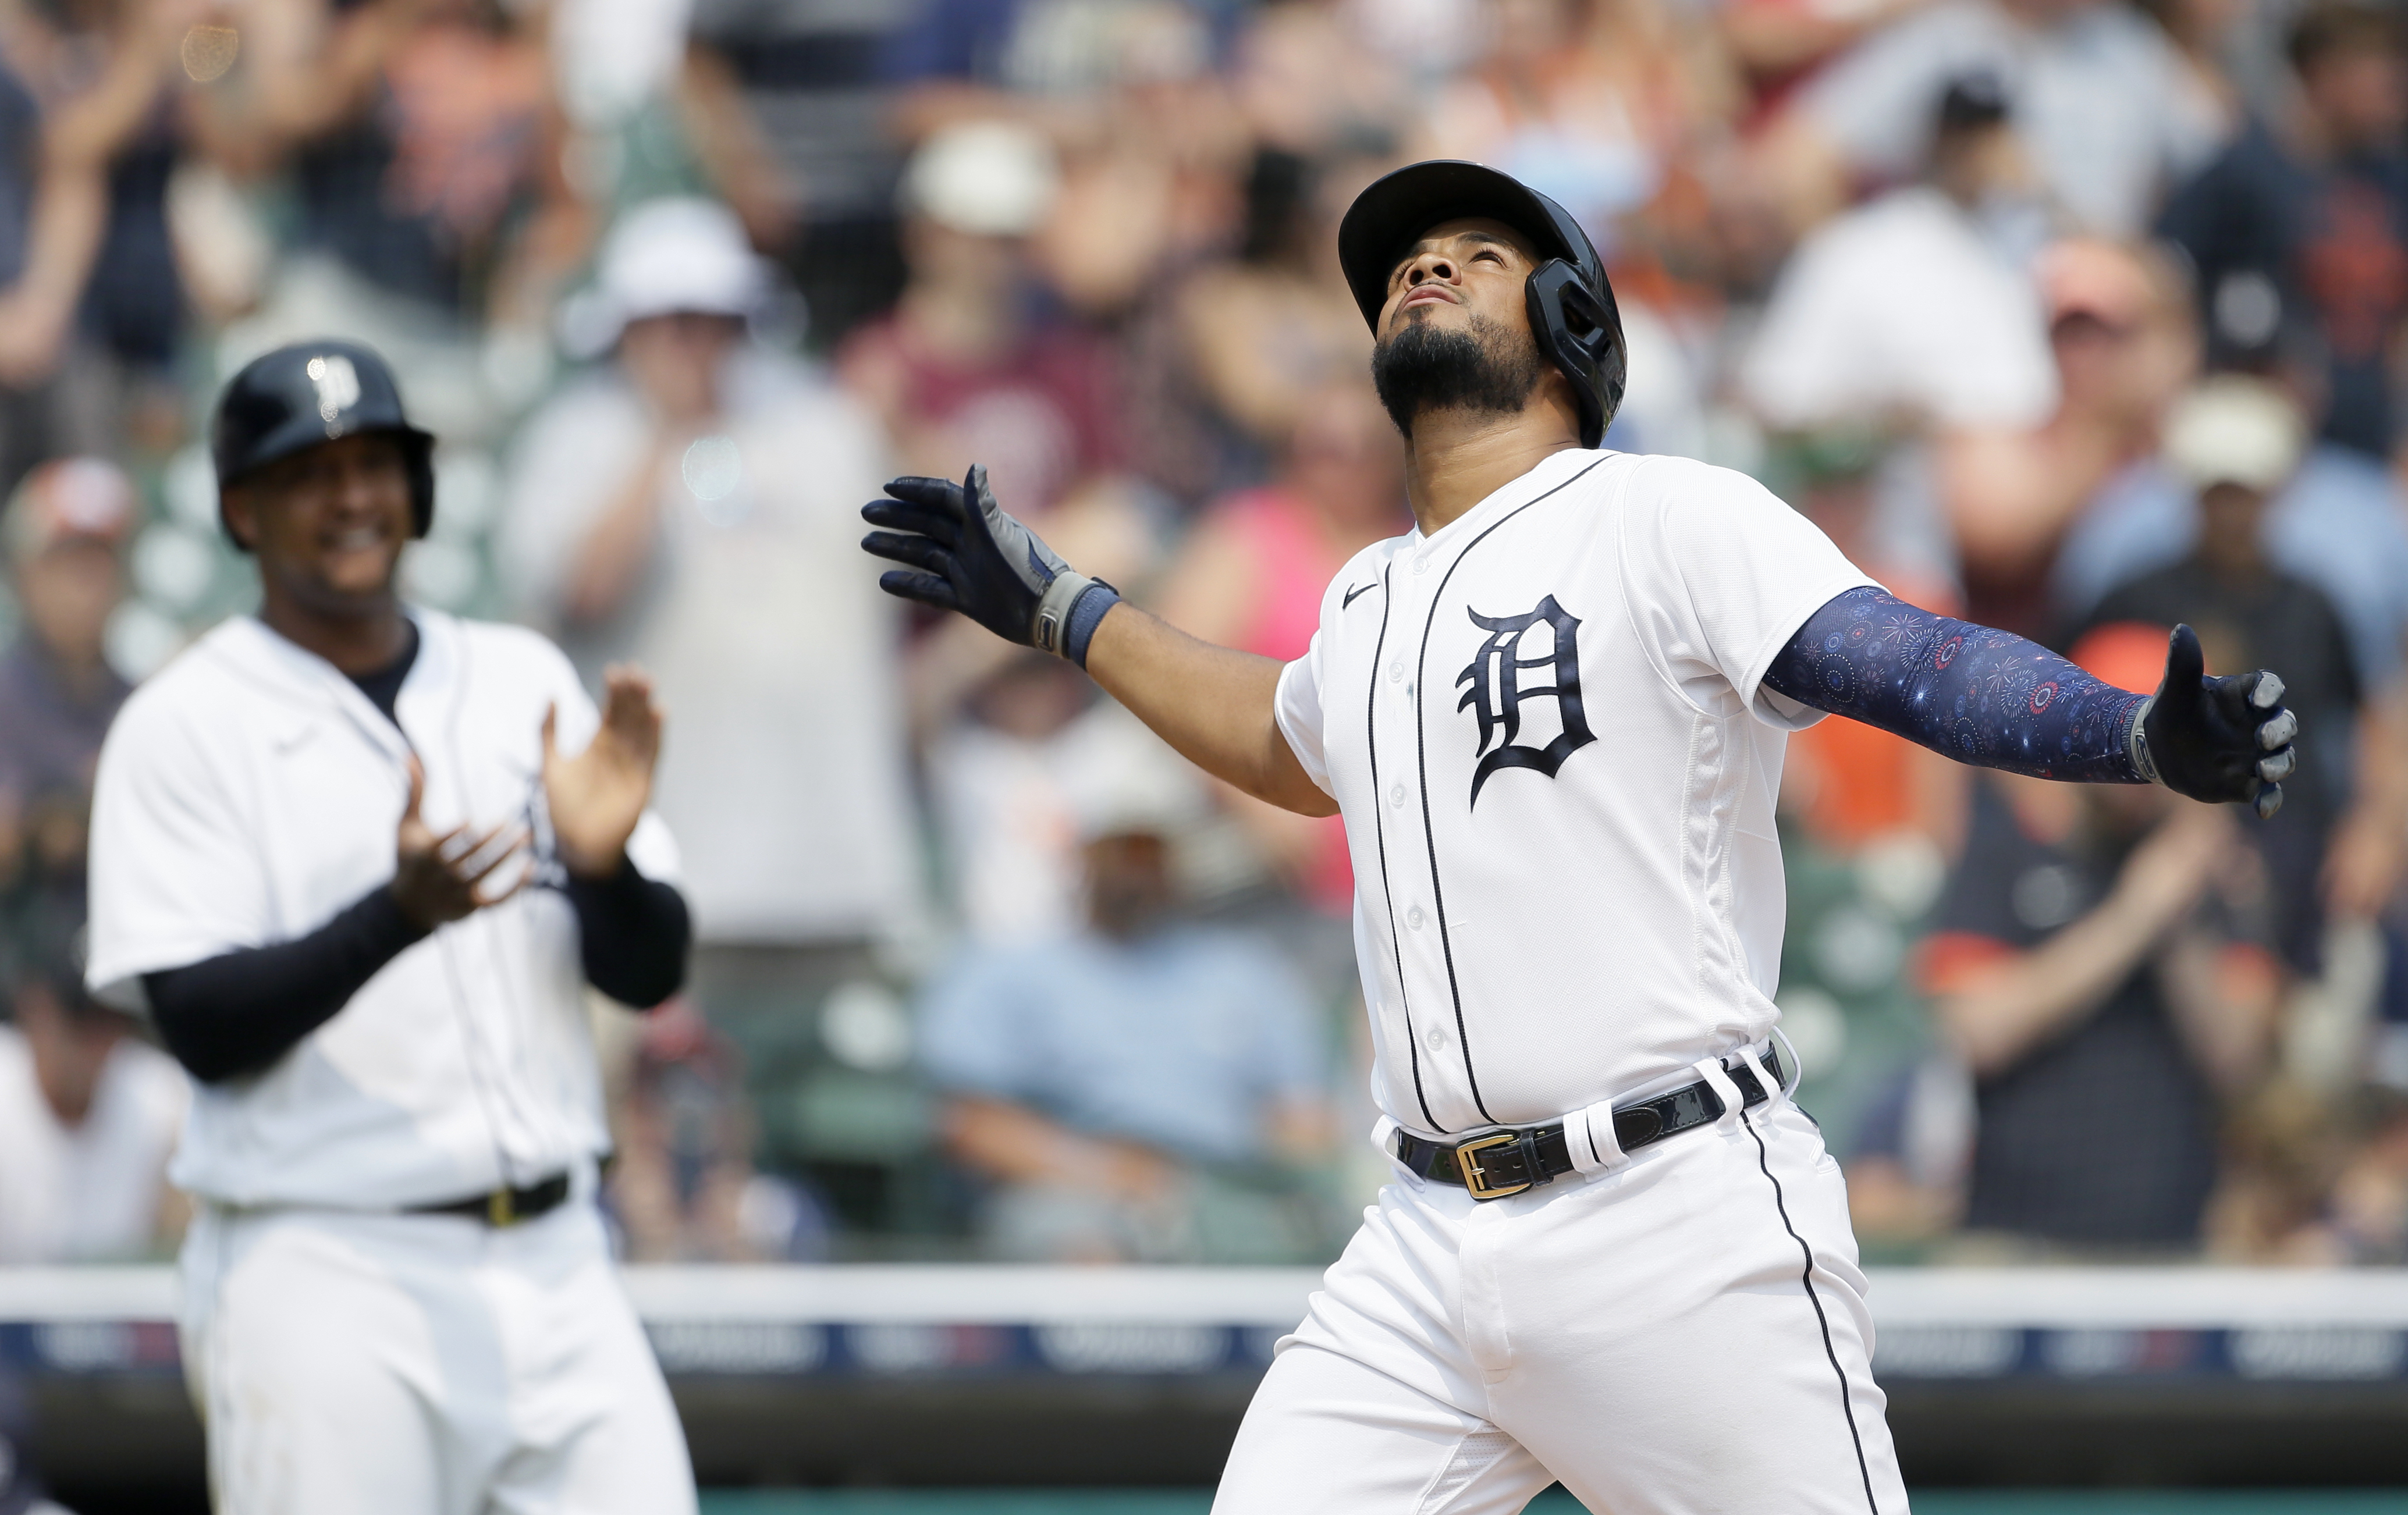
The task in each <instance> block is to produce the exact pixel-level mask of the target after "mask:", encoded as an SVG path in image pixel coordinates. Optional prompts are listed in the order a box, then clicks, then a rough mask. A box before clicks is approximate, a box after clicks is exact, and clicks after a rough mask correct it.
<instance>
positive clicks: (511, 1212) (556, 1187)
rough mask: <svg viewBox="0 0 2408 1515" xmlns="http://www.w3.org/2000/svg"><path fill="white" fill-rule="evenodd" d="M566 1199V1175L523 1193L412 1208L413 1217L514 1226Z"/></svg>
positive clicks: (489, 1193)
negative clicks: (456, 1217)
mask: <svg viewBox="0 0 2408 1515" xmlns="http://www.w3.org/2000/svg"><path fill="white" fill-rule="evenodd" d="M567 1199H568V1175H567V1174H566V1173H555V1174H553V1175H552V1177H551V1178H549V1179H537V1180H536V1181H535V1182H533V1183H531V1184H528V1185H527V1186H526V1187H525V1188H523V1189H494V1190H489V1191H487V1192H486V1193H481V1194H471V1195H469V1196H468V1197H467V1198H466V1199H453V1200H447V1201H445V1202H444V1203H442V1204H440V1205H412V1206H411V1207H410V1208H409V1213H410V1214H412V1215H465V1216H466V1217H467V1218H468V1219H469V1220H471V1221H482V1222H485V1223H486V1224H487V1225H490V1226H505V1225H516V1224H518V1223H519V1222H521V1221H532V1220H534V1219H535V1218H536V1217H537V1216H538V1215H542V1214H545V1213H547V1212H548V1211H551V1210H556V1209H558V1208H560V1207H561V1206H562V1205H563V1204H565V1203H566V1202H567Z"/></svg>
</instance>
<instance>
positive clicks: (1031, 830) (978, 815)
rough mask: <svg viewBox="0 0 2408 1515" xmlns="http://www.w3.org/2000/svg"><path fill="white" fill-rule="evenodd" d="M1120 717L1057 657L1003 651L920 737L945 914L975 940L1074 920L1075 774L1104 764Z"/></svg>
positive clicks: (1120, 733) (1064, 929)
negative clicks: (941, 862)
mask: <svg viewBox="0 0 2408 1515" xmlns="http://www.w3.org/2000/svg"><path fill="white" fill-rule="evenodd" d="M1125 719H1126V718H1125V715H1124V714H1123V713H1122V712H1120V711H1119V710H1118V708H1117V707H1114V706H1111V705H1109V704H1106V703H1103V702H1101V701H1098V700H1097V698H1096V696H1095V691H1094V689H1093V688H1092V687H1091V686H1089V685H1088V684H1087V682H1086V680H1084V679H1081V678H1080V677H1079V676H1078V674H1077V673H1076V671H1075V670H1072V669H1069V668H1067V667H1065V666H1064V665H1063V664H1062V660H1061V659H1059V658H1051V657H1044V656H1039V655H1036V654H1026V655H1023V656H1020V657H1014V658H1008V659H1006V660H1005V661H1004V662H1003V663H1002V664H1001V665H999V666H996V667H994V668H992V669H991V670H990V671H989V672H988V673H987V675H986V676H985V677H984V678H983V679H980V680H978V681H976V682H973V683H971V684H969V685H968V687H967V689H966V690H965V692H964V693H963V695H962V697H961V699H960V701H959V703H958V705H957V706H956V707H954V708H953V711H952V712H951V713H950V715H949V716H948V718H947V719H946V720H945V721H944V722H943V723H942V724H941V725H939V726H938V727H937V728H936V729H935V730H933V731H932V732H931V733H930V736H929V739H928V741H927V744H926V764H927V771H928V808H929V811H930V816H931V819H932V821H933V822H934V825H935V830H936V834H937V843H938V850H939V852H940V853H941V854H942V855H943V857H944V859H945V862H946V869H945V872H946V876H947V879H948V882H949V884H950V886H951V890H950V893H951V895H952V905H953V916H954V919H955V921H956V922H958V923H959V925H960V926H961V928H962V930H963V931H964V932H965V933H967V934H968V937H969V938H970V939H971V940H973V941H986V942H997V943H1006V944H1010V943H1019V942H1025V941H1031V940H1040V939H1044V938H1047V937H1052V936H1064V935H1067V934H1068V933H1070V932H1072V931H1075V930H1077V929H1078V925H1079V922H1080V920H1081V916H1082V910H1081V905H1080V899H1081V890H1082V868H1083V865H1082V860H1081V859H1080V857H1079V842H1078V821H1077V818H1076V812H1075V811H1074V809H1073V808H1072V807H1073V804H1074V801H1075V798H1076V796H1075V794H1074V793H1073V782H1074V780H1073V777H1072V776H1074V775H1084V774H1095V773H1097V772H1099V771H1109V770H1110V769H1111V766H1112V765H1114V763H1115V762H1116V761H1118V760H1117V758H1116V757H1115V754H1116V753H1119V752H1123V751H1125V750H1126V740H1125V738H1126V732H1125Z"/></svg>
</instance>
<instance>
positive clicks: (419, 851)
mask: <svg viewBox="0 0 2408 1515" xmlns="http://www.w3.org/2000/svg"><path fill="white" fill-rule="evenodd" d="M425 797H426V770H425V769H424V768H423V767H421V766H420V765H419V762H418V759H417V758H415V757H412V758H411V759H410V760H409V808H407V809H405V810H403V811H402V812H401V829H400V832H399V834H398V836H396V837H395V838H394V873H393V884H392V889H393V899H394V904H395V905H397V906H399V907H400V908H401V913H402V914H403V915H404V916H405V917H407V918H408V919H409V922H410V924H412V925H414V926H416V927H418V928H419V929H420V930H422V931H433V930H434V929H435V928H436V927H437V926H440V925H447V924H449V923H450V922H453V921H457V920H460V919H461V918H463V917H465V916H467V915H469V914H471V913H473V912H475V911H478V910H481V909H483V908H485V907H486V906H488V905H498V904H500V903H501V902H502V901H504V900H506V899H508V898H509V897H510V896H511V895H512V894H515V893H518V891H519V886H520V885H521V884H523V883H525V882H526V878H527V875H526V871H525V870H521V872H520V874H519V876H518V878H516V879H513V880H511V881H510V883H509V885H508V886H507V887H505V888H502V889H499V890H496V891H494V892H491V893H488V892H487V891H486V890H485V889H484V888H483V887H482V886H483V884H484V882H485V880H486V879H490V878H492V877H493V876H494V875H495V873H496V872H497V871H499V870H500V868H501V866H502V865H503V864H505V863H508V862H509V861H510V860H511V859H512V858H514V857H517V856H518V855H519V851H520V850H521V849H522V848H523V847H524V846H525V845H526V840H527V832H526V828H525V827H524V826H521V825H513V824H510V823H509V822H504V823H503V824H501V825H498V826H495V828H494V829H493V830H491V831H488V832H486V833H485V834H484V835H483V836H470V835H469V834H468V828H467V827H466V826H454V827H452V829H451V830H450V831H447V832H445V833H443V834H442V835H441V836H437V835H436V834H435V828H434V827H432V826H429V825H428V824H427V823H426V822H425V821H424V820H423V818H422V817H421V816H420V815H419V813H418V808H419V802H420V801H422V800H423V799H424V798H425Z"/></svg>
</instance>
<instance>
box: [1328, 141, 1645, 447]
mask: <svg viewBox="0 0 2408 1515" xmlns="http://www.w3.org/2000/svg"><path fill="white" fill-rule="evenodd" d="M1472 217H1479V218H1482V219H1485V220H1488V221H1501V222H1504V223H1505V224H1506V225H1508V226H1510V227H1512V229H1513V230H1515V231H1516V232H1519V233H1521V234H1522V236H1525V237H1527V238H1528V239H1529V241H1530V244H1531V246H1532V247H1533V248H1535V249H1536V250H1538V254H1539V258H1540V260H1541V261H1540V264H1539V266H1538V267H1537V268H1535V269H1533V270H1532V271H1531V274H1530V279H1529V282H1528V283H1527V285H1525V286H1524V290H1525V297H1526V298H1527V300H1528V302H1529V307H1530V331H1531V334H1532V335H1533V336H1536V337H1537V338H1538V339H1539V350H1540V351H1541V352H1542V353H1544V354H1546V356H1547V358H1548V360H1549V361H1550V362H1552V363H1554V364H1555V366H1556V367H1558V368H1560V369H1562V370H1563V372H1564V377H1565V378H1566V379H1570V380H1571V381H1572V395H1573V397H1574V398H1575V399H1576V400H1577V401H1578V402H1579V404H1580V419H1581V445H1582V446H1584V447H1595V446H1597V445H1598V442H1599V441H1600V440H1601V439H1602V438H1603V437H1604V436H1605V428H1606V426H1607V425H1608V424H1609V423H1611V422H1613V412H1614V411H1615V410H1616V409H1618V408H1619V407H1621V405H1622V387H1623V383H1624V380H1625V379H1626V377H1627V375H1626V368H1627V363H1626V359H1625V354H1624V350H1623V343H1622V312H1621V311H1620V310H1619V309H1617V308H1616V307H1615V306H1614V303H1613V285H1611V284H1609V283H1607V282H1606V279H1605V261H1604V260H1603V259H1601V258H1599V257H1598V255H1597V248H1596V246H1595V245H1594V244H1592V243H1591V242H1590V241H1589V239H1588V234H1587V233H1586V232H1584V231H1582V230H1581V225H1580V222H1577V221H1575V220H1573V219H1572V213H1571V212H1570V211H1569V210H1566V209H1565V208H1564V207H1561V206H1559V205H1557V204H1555V202H1554V201H1553V200H1550V199H1548V198H1547V197H1546V196H1545V195H1543V194H1541V193H1539V192H1538V191H1536V190H1534V189H1532V188H1530V187H1529V186H1528V185H1527V184H1524V183H1523V182H1521V181H1520V180H1519V179H1513V178H1512V177H1511V176H1510V175H1506V174H1500V173H1498V171H1497V170H1496V169H1494V168H1484V167H1482V166H1481V165H1480V164H1476V163H1461V162H1457V161H1455V160H1454V159H1449V158H1433V159H1431V160H1430V161H1429V162H1427V163H1417V164H1408V165H1407V166H1405V167H1403V168H1399V169H1398V170H1397V171H1396V172H1395V173H1393V174H1388V175H1385V176H1384V177H1383V178H1381V179H1377V180H1375V181H1374V182H1373V183H1372V185H1371V187H1370V188H1369V189H1367V190H1365V191H1364V192H1363V193H1361V194H1359V195H1356V196H1355V204H1354V205H1353V206H1352V207H1349V208H1348V210H1347V212H1346V219H1345V220H1344V221H1342V222H1339V225H1338V262H1339V265H1340V267H1341V268H1342V269H1343V270H1344V271H1345V274H1346V287H1347V288H1348V289H1349V290H1351V291H1353V292H1354V294H1355V304H1356V305H1357V306H1360V307H1362V310H1363V319H1364V320H1365V321H1366V322H1369V323H1370V327H1371V330H1372V332H1373V334H1374V335H1377V333H1378V332H1379V330H1380V311H1381V308H1382V307H1383V306H1385V305H1386V304H1387V303H1388V276H1389V275H1390V274H1393V273H1395V272H1396V269H1397V264H1398V261H1399V260H1400V259H1402V258H1403V257H1404V255H1405V250H1406V249H1408V248H1410V247H1412V245H1413V243H1414V242H1415V241H1416V240H1417V239H1418V238H1420V236H1422V235H1423V234H1424V233H1425V232H1427V231H1428V230H1429V229H1430V228H1431V227H1433V226H1436V225H1437V224H1439V223H1440V222H1447V221H1460V220H1465V219H1468V218H1472Z"/></svg>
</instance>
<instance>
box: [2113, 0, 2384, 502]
mask: <svg viewBox="0 0 2408 1515" xmlns="http://www.w3.org/2000/svg"><path fill="white" fill-rule="evenodd" d="M2402 41H2403V39H2402V36H2401V29H2400V21H2399V18H2398V16H2397V15H2395V14H2394V13H2393V12H2392V11H2391V10H2389V9H2387V8H2384V7H2377V6H2372V5H2366V4H2359V3H2355V0H2318V3H2316V4H2315V5H2312V6H2310V7H2307V8H2306V9H2305V10H2304V11H2302V12H2301V13H2300V16H2299V19H2298V20H2297V21H2294V22H2293V23H2292V26H2291V33H2290V45H2289V55H2290V62H2291V66H2292V69H2293V71H2294V73H2295V74H2296V76H2297V79H2298V89H2297V90H2296V91H2295V92H2292V93H2291V95H2290V96H2289V108H2288V109H2287V110H2286V111H2284V112H2283V113H2281V114H2279V115H2277V116H2275V117H2273V118H2272V119H2255V120H2252V121H2250V122H2249V124H2248V126H2247V128H2246V129H2245V130H2244V131H2243V133H2242V135H2241V136H2240V138H2239V139H2238V140H2237V141H2235V142H2234V143H2233V144H2232V145H2231V146H2230V147H2229V148H2228V149H2226V150H2225V151H2224V152H2223V153H2222V154H2221V155H2220V156H2219V157H2217V158H2216V160H2215V161H2214V163H2212V164H2209V165H2208V167H2207V169H2206V171H2205V172H2203V173H2201V174H2200V176H2199V177H2198V178H2197V179H2193V180H2192V181H2191V182H2190V183H2189V184H2188V185H2186V187H2185V188H2184V189H2183V190H2182V192H2181V193H2179V194H2177V195H2176V196H2175V197H2174V199H2173V201H2172V202H2171V204H2170V205H2168V206H2167V207H2166V209H2165V213H2164V215H2163V217H2162V219H2161V220H2160V222H2159V225H2158V230H2159V232H2160V234H2161V235H2163V236H2167V237H2169V238H2171V240H2172V241H2173V242H2175V243H2176V244H2177V245H2179V246H2180V247H2181V248H2182V249H2183V250H2184V251H2185V252H2186V253H2188V254H2189V256H2190V259H2191V262H2192V263H2193V264H2195V265H2196V267H2197V269H2198V280H2199V288H2198V293H2199V300H2200V313H2201V315H2202V317H2203V319H2204V322H2205V324H2206V328H2207V333H2208V340H2209V355H2210V360H2211V361H2212V362H2216V363H2220V364H2243V363H2245V364H2251V365H2254V366H2260V367H2263V366H2268V365H2298V366H2300V367H2301V368H2302V369H2303V370H2304V374H2303V377H2304V378H2305V379H2307V381H2308V382H2309V383H2310V384H2311V385H2312V386H2313V387H2314V389H2315V390H2316V391H2318V392H2320V395H2319V402H2318V404H2317V405H2316V406H2315V410H2316V411H2317V413H2318V414H2319V416H2320V422H2319V430H2320V432H2321V435H2322V436H2325V437H2326V438H2327V439H2329V440H2330V441H2332V442H2335V443H2338V444H2340V445H2342V446H2343V447H2349V448H2355V449H2357V450H2358V451H2360V452H2364V453H2367V454H2369V455H2371V456H2372V457H2375V458H2378V459H2389V458H2390V457H2391V456H2392V455H2393V453H2394V452H2395V450H2397V448H2398V445H2399V433H2400V419H2399V414H2398V412H2399V408H2400V398H2399V394H2398V391H2397V389H2396V382H2397V381H2396V380H2395V379H2394V378H2393V377H2392V373H2391V364H2392V361H2393V355H2394V352H2395V350H2396V349H2397V346H2398V343H2399V339H2400V336H2401V330H2402V323H2403V321H2408V151H2403V150H2402V145H2401V131H2402V129H2403V127H2408V58H2403V55H2402Z"/></svg>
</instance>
